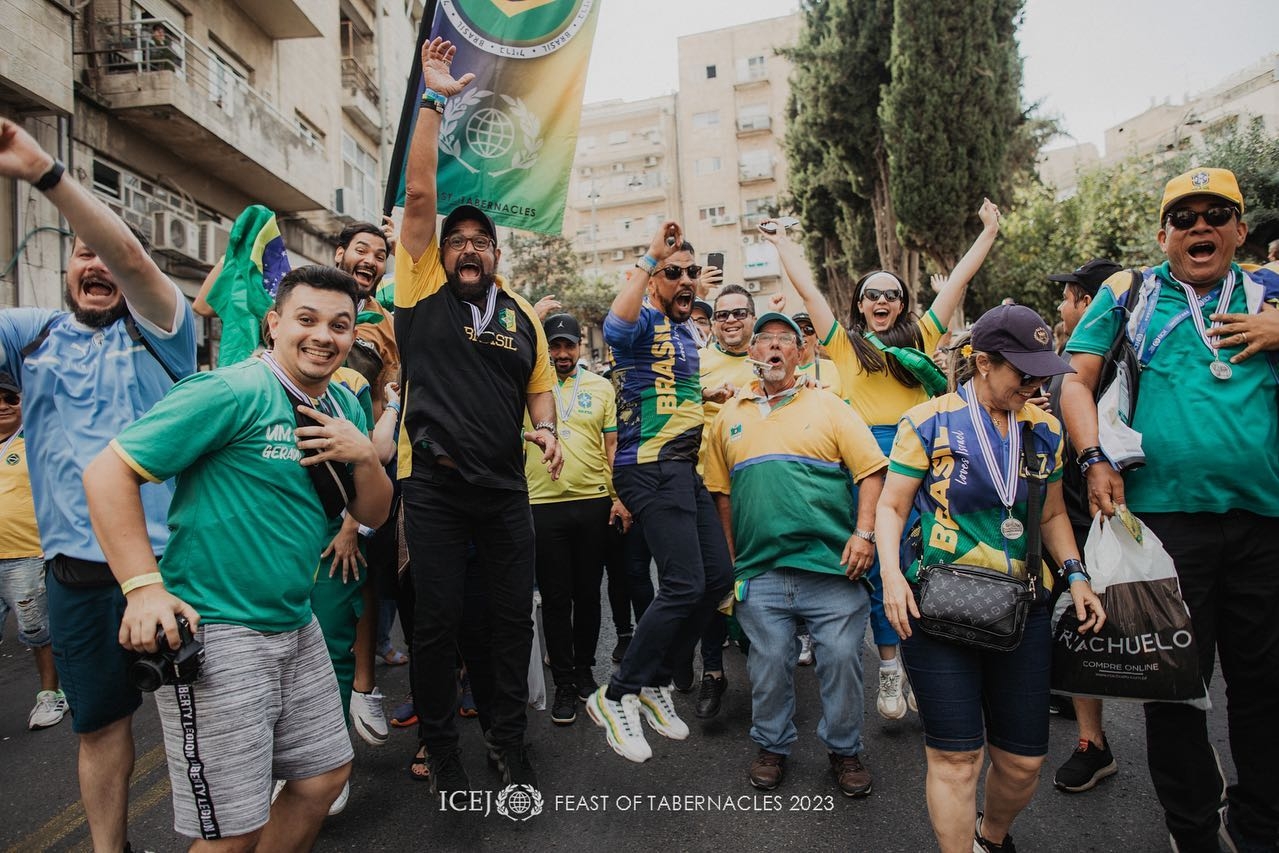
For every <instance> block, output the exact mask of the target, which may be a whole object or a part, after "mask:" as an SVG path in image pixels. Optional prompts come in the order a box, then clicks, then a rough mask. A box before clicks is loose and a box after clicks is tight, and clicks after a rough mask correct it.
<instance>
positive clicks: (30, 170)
mask: <svg viewBox="0 0 1279 853" xmlns="http://www.w3.org/2000/svg"><path fill="white" fill-rule="evenodd" d="M52 165H53V155H51V154H50V153H49V152H47V151H45V150H44V149H43V148H41V147H40V143H38V142H36V141H35V138H34V137H32V136H31V134H29V133H27V132H26V131H25V130H23V129H22V128H21V127H19V126H18V125H17V124H14V123H13V122H11V121H9V120H8V119H2V118H0V175H3V176H4V177H6V178H21V179H22V180H24V181H26V182H27V183H31V184H34V183H35V182H36V181H38V180H40V177H41V176H42V175H44V173H45V172H47V171H49V167H50V166H52Z"/></svg>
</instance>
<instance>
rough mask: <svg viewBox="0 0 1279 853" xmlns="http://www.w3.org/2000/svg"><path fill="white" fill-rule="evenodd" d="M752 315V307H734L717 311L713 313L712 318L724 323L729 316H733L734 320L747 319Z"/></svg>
mask: <svg viewBox="0 0 1279 853" xmlns="http://www.w3.org/2000/svg"><path fill="white" fill-rule="evenodd" d="M750 315H751V309H749V308H733V309H731V310H726V311H716V312H715V313H714V314H712V315H711V319H712V320H714V321H715V322H716V323H722V322H724V321H725V320H727V319H728V318H729V317H732V318H733V319H734V320H745V319H746V318H747V317H749V316H750Z"/></svg>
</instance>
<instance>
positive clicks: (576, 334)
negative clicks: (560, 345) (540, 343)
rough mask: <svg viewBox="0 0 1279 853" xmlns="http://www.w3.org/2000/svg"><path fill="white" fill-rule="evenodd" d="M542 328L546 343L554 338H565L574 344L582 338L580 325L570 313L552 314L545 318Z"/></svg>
mask: <svg viewBox="0 0 1279 853" xmlns="http://www.w3.org/2000/svg"><path fill="white" fill-rule="evenodd" d="M542 328H543V329H545V330H546V342H547V343H548V344H549V343H550V342H551V341H553V340H555V339H556V338H565V339H567V340H570V341H572V342H573V343H575V344H576V343H580V342H581V340H582V327H581V326H580V325H578V322H577V318H575V317H574V316H573V315H572V314H552V315H551V316H549V317H547V318H546V322H545V323H543V324H542Z"/></svg>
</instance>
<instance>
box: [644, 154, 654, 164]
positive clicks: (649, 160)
mask: <svg viewBox="0 0 1279 853" xmlns="http://www.w3.org/2000/svg"><path fill="white" fill-rule="evenodd" d="M644 165H645V166H656V165H657V158H656V157H652V156H649V157H645V158H644Z"/></svg>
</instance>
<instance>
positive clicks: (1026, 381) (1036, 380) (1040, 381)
mask: <svg viewBox="0 0 1279 853" xmlns="http://www.w3.org/2000/svg"><path fill="white" fill-rule="evenodd" d="M1005 363H1006V364H1007V365H1008V366H1009V367H1012V370H1013V373H1016V374H1017V379H1018V381H1020V382H1021V385H1022V387H1023V388H1024V387H1026V386H1027V385H1034V386H1035V387H1036V388H1038V387H1039V386H1041V385H1044V384H1045V383H1047V382H1048V380H1049V379H1051V378H1052V377H1051V376H1031V375H1030V374H1029V373H1022V372H1021V371H1020V370H1018V369H1017V368H1015V367H1013V365H1012V362H1005Z"/></svg>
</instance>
